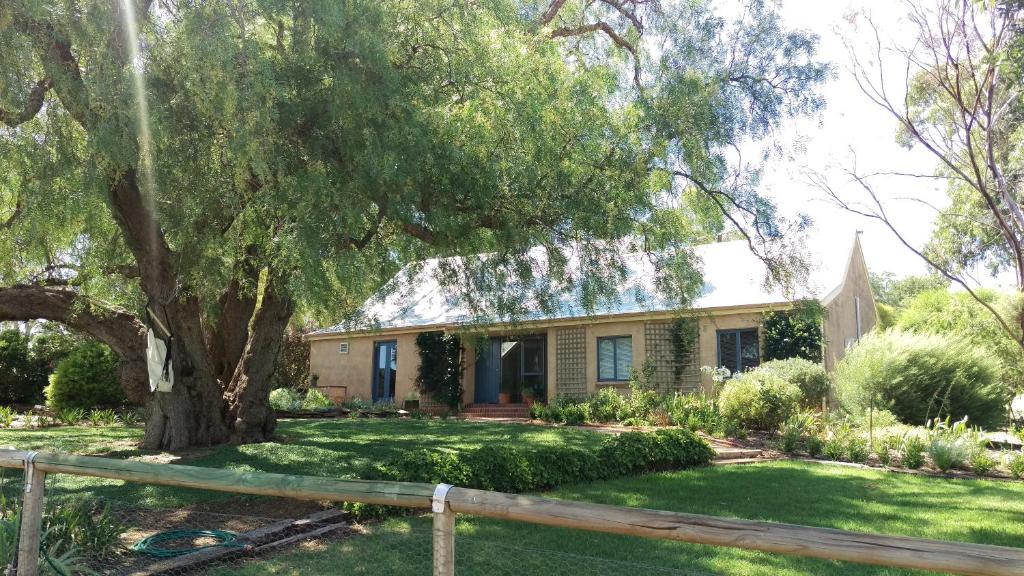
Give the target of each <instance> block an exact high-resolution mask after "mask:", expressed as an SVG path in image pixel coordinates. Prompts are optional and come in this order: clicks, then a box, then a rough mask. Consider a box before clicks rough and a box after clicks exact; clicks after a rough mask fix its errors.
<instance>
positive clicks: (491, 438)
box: [0, 419, 604, 507]
mask: <svg viewBox="0 0 1024 576" xmlns="http://www.w3.org/2000/svg"><path fill="white" fill-rule="evenodd" d="M603 437H604V435H603V434H598V433H595V432H588V431H585V430H579V429H576V428H549V427H540V426H524V425H521V424H489V423H480V422H464V421H460V420H412V419H403V420H399V419H338V420H283V421H281V422H280V423H279V424H278V429H277V438H276V441H274V442H265V443H263V444H246V445H243V446H221V447H217V448H213V449H209V450H199V451H197V452H196V453H195V454H192V455H190V456H188V457H185V458H182V459H180V460H178V461H176V462H175V463H177V464H189V465H192V466H206V467H210V468H230V469H234V470H244V471H261V472H280V473H287V474H307V475H312V476H333V477H346V476H348V477H353V476H356V475H358V474H359V472H360V471H361V470H363V469H364V468H365V467H366V466H367V465H369V464H372V463H373V462H377V461H381V460H384V459H387V458H390V457H392V456H394V455H396V454H399V453H401V452H402V451H404V450H409V449H414V448H473V447H478V446H483V445H485V444H495V443H505V444H512V445H521V446H530V445H534V446H537V445H544V444H568V445H571V446H588V445H596V444H597V443H598V442H600V441H601V439H602V438H603ZM141 438H142V430H141V428H126V427H111V428H94V427H89V426H69V427H55V428H46V429H41V430H36V429H32V430H17V429H15V430H9V429H8V430H0V446H11V447H14V448H17V449H20V450H48V451H55V452H65V453H70V454H88V455H100V456H110V457H116V458H137V457H141V456H143V454H142V453H141V452H140V451H139V450H138V449H137V447H136V445H137V443H138V442H139V441H140V440H141ZM5 472H6V475H5V477H6V478H7V479H8V480H9V481H14V480H17V481H15V482H14V484H17V482H18V481H20V477H21V472H20V471H13V470H7V471H5ZM48 494H50V495H65V494H86V495H90V496H101V497H106V498H108V499H110V500H112V501H115V502H119V503H122V504H126V505H144V506H155V507H176V506H183V505H187V504H189V503H193V502H199V501H210V500H222V499H227V498H231V497H232V496H231V495H228V494H224V493H218V492H205V491H199V490H188V489H181V488H170V487H162V486H147V485H141V484H131V483H125V482H120V481H114V480H100V479H95V478H86V477H73V476H68V475H55V476H52V477H51V479H49V480H48Z"/></svg>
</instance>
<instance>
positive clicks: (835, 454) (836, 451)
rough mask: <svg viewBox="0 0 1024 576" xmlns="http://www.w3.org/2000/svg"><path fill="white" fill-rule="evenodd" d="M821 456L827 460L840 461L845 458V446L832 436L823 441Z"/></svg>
mask: <svg viewBox="0 0 1024 576" xmlns="http://www.w3.org/2000/svg"><path fill="white" fill-rule="evenodd" d="M822 454H824V455H825V458H828V459H829V460H836V461H839V460H842V459H843V458H844V457H845V456H846V444H845V443H844V442H843V439H842V438H839V437H836V436H833V437H831V438H829V439H827V440H825V445H824V446H823V447H822Z"/></svg>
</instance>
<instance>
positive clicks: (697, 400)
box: [664, 393, 731, 435]
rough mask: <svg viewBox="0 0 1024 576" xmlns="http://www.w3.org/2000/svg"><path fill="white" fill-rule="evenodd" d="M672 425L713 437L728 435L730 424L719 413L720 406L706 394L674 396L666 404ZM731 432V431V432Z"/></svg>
mask: <svg viewBox="0 0 1024 576" xmlns="http://www.w3.org/2000/svg"><path fill="white" fill-rule="evenodd" d="M664 406H665V408H666V409H667V410H668V413H669V418H670V423H671V424H673V425H675V426H683V427H686V428H689V429H690V430H703V431H705V432H707V433H708V434H713V435H728V434H726V432H727V428H729V427H730V426H729V424H728V423H726V422H725V420H724V419H723V418H722V416H721V414H719V412H718V405H717V404H715V402H714V400H712V399H711V398H709V397H707V396H705V395H704V394H700V393H697V394H674V395H672V397H671V398H669V399H668V400H667V401H666V402H665V404H664ZM730 431H731V430H730Z"/></svg>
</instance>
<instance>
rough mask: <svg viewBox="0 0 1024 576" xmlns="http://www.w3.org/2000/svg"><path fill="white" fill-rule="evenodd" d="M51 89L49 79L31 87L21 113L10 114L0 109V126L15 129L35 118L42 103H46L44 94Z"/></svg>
mask: <svg viewBox="0 0 1024 576" xmlns="http://www.w3.org/2000/svg"><path fill="white" fill-rule="evenodd" d="M52 87H53V82H52V81H51V80H50V79H49V78H43V79H42V80H40V81H39V82H36V85H35V86H33V87H32V91H31V92H29V95H28V100H26V101H25V105H24V106H22V108H21V111H20V112H18V113H16V114H12V113H10V112H8V111H6V110H4V109H3V108H0V124H4V125H6V126H7V127H8V128H15V127H17V126H19V125H21V124H24V123H25V122H28V121H29V120H31V119H33V118H35V117H36V114H39V111H40V110H42V109H43V102H45V101H46V93H47V92H49V91H50V88H52Z"/></svg>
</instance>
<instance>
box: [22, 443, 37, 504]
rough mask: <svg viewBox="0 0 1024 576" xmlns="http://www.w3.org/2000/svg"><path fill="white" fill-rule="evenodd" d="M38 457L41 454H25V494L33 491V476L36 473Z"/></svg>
mask: <svg viewBox="0 0 1024 576" xmlns="http://www.w3.org/2000/svg"><path fill="white" fill-rule="evenodd" d="M36 456H39V452H29V453H28V454H25V493H26V494H27V493H29V492H31V491H32V475H33V474H34V473H35V471H36V464H35V462H36Z"/></svg>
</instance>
